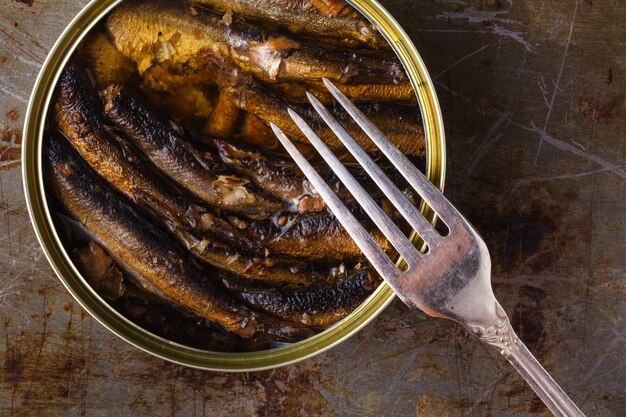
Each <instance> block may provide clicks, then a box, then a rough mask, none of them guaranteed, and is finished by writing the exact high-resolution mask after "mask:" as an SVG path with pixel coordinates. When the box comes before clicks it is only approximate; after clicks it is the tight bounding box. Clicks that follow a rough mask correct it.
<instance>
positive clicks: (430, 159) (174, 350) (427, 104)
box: [22, 0, 445, 371]
mask: <svg viewBox="0 0 626 417" xmlns="http://www.w3.org/2000/svg"><path fill="white" fill-rule="evenodd" d="M119 3H121V0H94V1H92V2H91V3H89V4H88V5H87V6H86V7H85V8H84V9H83V10H82V11H81V13H80V14H79V15H78V16H77V17H76V18H75V19H74V20H73V21H72V22H71V23H70V25H69V26H68V27H67V29H66V30H65V31H64V33H63V34H62V35H61V37H60V38H59V40H58V41H57V42H56V44H55V45H54V47H53V48H52V50H51V51H50V54H49V55H48V58H47V59H46V62H45V63H44V65H43V67H42V69H41V72H40V74H39V76H38V78H37V81H36V83H35V87H34V90H33V94H32V97H31V100H30V103H29V108H28V112H27V115H26V124H25V128H24V139H23V144H22V161H23V163H22V167H23V168H22V169H23V178H24V189H25V193H26V199H27V203H28V208H29V214H30V217H31V220H32V223H33V226H34V228H35V232H36V234H37V237H38V239H39V242H40V244H41V246H42V248H43V250H44V253H45V254H46V257H47V258H48V260H49V262H50V264H51V265H52V267H53V269H54V270H55V272H56V274H57V275H58V277H59V279H60V280H61V281H62V283H63V284H64V285H65V287H66V288H67V289H68V291H70V293H71V294H72V295H73V296H74V297H75V298H76V300H77V301H78V302H79V303H80V304H81V305H82V306H83V307H84V308H85V309H86V310H87V311H88V312H89V313H90V314H91V315H92V316H93V317H94V318H96V320H98V321H99V322H100V323H102V324H103V325H104V326H105V327H107V328H108V329H109V330H111V331H112V332H113V333H115V334H116V335H118V336H119V337H121V338H122V339H124V340H126V341H127V342H129V343H131V344H133V345H135V346H137V347H138V348H140V349H142V350H144V351H147V352H149V353H151V354H153V355H155V356H158V357H161V358H163V359H166V360H169V361H172V362H176V363H180V364H183V365H187V366H192V367H197V368H202V369H208V370H219V371H252V370H261V369H270V368H275V367H278V366H283V365H287V364H290V363H294V362H297V361H300V360H303V359H306V358H309V357H312V356H314V355H316V354H318V353H320V352H323V351H325V350H327V349H329V348H331V347H332V346H334V345H336V344H338V343H340V342H342V341H344V340H346V339H347V338H349V337H350V336H352V335H353V334H355V333H356V332H357V331H358V330H359V329H361V328H362V327H363V326H365V325H366V324H367V323H368V322H369V321H370V320H372V319H373V318H374V317H376V315H378V314H379V313H380V312H381V311H382V310H383V309H384V308H385V307H386V306H387V305H388V304H389V302H390V301H391V300H392V299H393V292H392V291H391V290H390V288H389V287H388V286H387V285H386V284H384V283H383V284H381V285H379V286H378V288H377V289H376V290H375V291H374V292H373V294H371V295H370V296H369V298H367V300H366V301H365V302H363V303H362V304H361V305H360V306H358V307H357V308H356V309H355V310H354V311H353V312H352V313H351V314H349V315H348V316H347V317H345V318H344V319H342V320H341V321H339V322H338V323H336V324H334V325H333V326H331V327H330V328H328V329H326V330H324V331H322V332H321V333H318V334H316V335H314V336H311V337H308V338H306V339H305V340H302V341H300V342H296V343H291V344H285V345H281V346H276V347H273V348H270V349H265V350H261V351H256V352H236V353H230V352H228V353H224V352H217V351H210V350H205V349H198V348H194V347H191V346H188V345H186V344H183V343H178V342H174V341H172V340H168V339H167V338H164V337H162V336H158V335H156V334H154V333H151V332H150V331H148V330H146V329H144V328H143V327H140V326H138V325H136V324H135V323H133V322H132V321H130V320H129V319H128V318H126V317H125V316H124V315H122V314H120V313H119V312H118V311H116V310H115V309H114V308H112V307H111V306H110V305H109V304H108V303H107V302H106V301H105V300H104V299H103V298H102V297H101V295H100V294H98V293H97V292H96V291H94V289H93V288H92V286H90V285H89V284H88V283H87V281H86V280H85V278H84V277H83V276H82V275H81V273H80V272H79V271H78V269H77V268H76V266H75V264H74V262H73V261H72V259H71V258H70V256H69V254H68V252H67V250H66V249H65V248H64V246H63V244H62V241H61V239H60V237H59V231H58V230H57V229H56V227H55V223H54V222H53V219H52V211H51V208H50V206H49V204H48V201H47V199H46V194H45V185H44V168H43V165H42V159H43V157H42V144H43V136H44V131H45V127H46V118H47V113H48V111H49V107H50V102H51V99H52V96H53V90H54V88H55V86H56V84H57V81H58V80H59V77H60V75H61V72H62V70H63V69H64V67H65V65H66V63H67V62H68V60H69V59H70V57H71V55H72V53H73V52H74V51H75V50H76V48H77V47H78V45H79V43H80V42H81V41H82V40H83V39H84V38H85V37H86V36H87V34H88V33H90V31H91V29H92V28H94V26H96V25H98V24H99V23H100V22H102V21H103V19H104V18H105V17H106V16H107V14H108V13H109V12H110V11H111V10H112V9H113V8H114V7H116V6H117V5H118V4H119ZM200 3H201V2H200ZM217 3H219V4H221V3H224V4H226V5H228V3H229V2H217ZM233 3H237V2H233ZM349 3H350V4H351V5H352V6H353V7H354V8H355V9H356V10H358V11H359V12H360V13H362V14H363V16H365V17H366V18H367V19H368V20H369V21H370V22H372V23H373V24H374V25H375V26H376V28H377V29H378V32H379V34H380V35H382V37H384V39H385V40H386V41H387V42H389V44H390V45H391V48H392V49H393V51H395V53H396V54H397V56H398V57H399V60H400V62H401V63H402V65H403V67H404V70H405V72H406V74H407V76H408V78H409V80H410V83H411V85H412V87H413V89H414V91H415V93H416V95H417V97H418V104H419V109H420V111H421V115H422V119H423V129H424V134H425V142H426V157H425V159H426V173H427V175H428V177H429V178H430V180H431V181H432V182H433V183H434V184H436V185H437V186H438V187H440V188H442V187H443V182H444V173H445V143H444V132H443V123H442V118H441V112H440V108H439V104H438V101H437V97H436V94H435V90H434V87H433V84H432V81H431V79H430V77H429V75H428V72H427V70H426V68H425V66H424V63H423V62H422V60H421V58H420V57H419V54H418V53H417V51H416V49H415V47H414V45H413V44H412V43H411V41H410V39H409V38H408V36H407V35H406V33H405V32H404V31H403V30H402V28H401V27H400V26H399V25H398V23H397V22H396V21H395V20H394V19H393V18H392V17H391V16H390V15H389V13H388V12H387V11H385V9H384V8H383V7H382V6H380V5H379V4H378V3H377V2H376V1H374V0H352V1H349ZM227 9H228V10H227V13H225V14H224V17H223V19H232V16H230V13H232V10H231V9H230V8H229V7H227ZM235 12H237V10H235ZM244 12H245V11H242V13H244ZM274 24H276V25H277V26H280V25H281V23H280V22H274ZM365 29H366V27H364V28H363V31H362V35H363V36H362V38H361V39H354V40H350V39H348V40H346V39H344V37H342V36H341V35H338V36H339V39H342V40H343V41H345V42H356V43H357V45H360V43H364V44H367V43H368V42H375V41H376V38H377V36H378V35H377V34H372V33H369V32H368V31H367V30H365ZM275 42H285V41H275ZM161 52H163V53H167V52H168V51H167V48H164V50H163V51H161ZM422 209H423V211H424V212H425V214H426V216H427V217H428V218H429V219H430V220H432V221H434V215H433V213H432V212H430V211H428V210H427V209H426V208H424V207H422Z"/></svg>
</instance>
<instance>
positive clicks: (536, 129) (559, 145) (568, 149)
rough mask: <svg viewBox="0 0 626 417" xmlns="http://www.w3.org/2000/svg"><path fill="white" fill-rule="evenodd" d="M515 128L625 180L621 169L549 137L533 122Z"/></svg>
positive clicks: (625, 176) (624, 174)
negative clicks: (532, 133) (536, 135)
mask: <svg viewBox="0 0 626 417" xmlns="http://www.w3.org/2000/svg"><path fill="white" fill-rule="evenodd" d="M516 126H518V127H519V128H521V129H524V130H527V131H529V132H534V133H536V134H538V135H539V138H540V142H548V143H549V144H550V145H552V146H554V147H555V148H557V149H559V150H561V151H564V152H569V153H573V154H574V155H577V156H580V157H582V158H585V159H588V160H590V161H593V162H595V163H596V164H598V165H600V166H602V167H604V168H606V170H607V171H610V172H612V173H614V174H615V175H617V176H619V177H622V178H626V172H625V171H624V170H623V169H621V168H620V167H619V166H616V165H614V164H612V163H610V162H608V161H606V160H604V159H602V158H600V157H599V156H597V155H593V154H591V153H589V152H586V151H583V150H582V149H580V148H577V147H575V146H572V145H570V144H569V143H567V142H564V141H562V140H560V139H557V138H554V137H552V136H550V134H548V132H546V131H545V129H540V128H539V127H537V125H535V123H533V122H531V123H530V127H528V126H522V125H519V124H516Z"/></svg>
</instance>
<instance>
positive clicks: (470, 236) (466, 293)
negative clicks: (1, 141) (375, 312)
mask: <svg viewBox="0 0 626 417" xmlns="http://www.w3.org/2000/svg"><path fill="white" fill-rule="evenodd" d="M324 84H325V85H326V87H327V88H328V90H329V91H330V92H331V94H332V95H333V96H334V97H335V99H336V100H337V101H338V102H339V103H340V104H341V105H342V106H343V108H344V109H345V110H346V111H347V112H348V113H349V114H350V116H352V118H353V119H354V120H355V121H356V123H357V124H358V125H359V126H360V127H361V129H363V131H364V132H365V133H366V134H367V135H368V136H369V137H370V139H371V140H372V141H373V142H374V143H375V144H376V145H377V146H378V148H379V149H380V150H381V151H382V153H383V154H384V155H385V156H386V157H387V158H388V159H389V161H390V162H391V163H392V164H393V165H394V166H395V167H396V168H397V169H398V171H400V173H401V174H402V175H403V176H404V177H405V178H406V180H407V181H408V182H409V184H411V186H412V187H413V188H414V189H415V191H417V193H418V194H419V195H420V196H421V197H422V199H423V200H424V201H425V202H426V204H428V206H430V207H431V208H432V209H433V210H434V211H435V213H436V214H437V216H438V217H439V218H440V219H441V220H442V221H443V222H444V223H445V224H446V226H447V227H448V233H447V234H446V235H445V236H442V235H441V234H439V233H438V232H437V231H436V230H435V228H434V227H433V226H432V224H430V223H429V222H428V221H427V220H426V219H425V218H424V217H423V216H422V215H421V213H420V212H419V211H418V210H417V208H416V207H415V206H414V205H412V204H411V203H410V202H409V201H408V200H407V199H406V197H405V196H404V195H403V194H402V192H401V191H400V190H399V189H398V188H397V187H396V186H395V185H394V184H393V183H392V182H391V180H390V179H389V178H388V177H387V176H386V175H385V174H384V173H383V172H382V170H381V169H380V168H379V167H378V165H377V164H376V163H375V162H374V161H373V160H372V159H371V158H370V157H369V156H368V155H367V153H366V152H365V151H363V149H361V147H360V146H359V145H358V144H357V143H356V142H355V141H354V139H353V138H352V137H351V136H350V134H349V133H348V132H347V131H346V130H345V129H344V128H343V127H342V125H341V124H339V122H337V121H336V120H335V119H334V118H333V116H332V115H331V114H330V112H329V111H328V110H327V109H326V108H325V107H324V105H323V104H322V103H321V102H320V101H319V100H318V99H317V98H315V96H313V95H312V94H310V93H307V96H308V98H309V101H310V102H311V104H312V105H313V107H314V108H315V110H316V111H317V112H318V113H319V115H320V116H321V117H322V119H323V120H324V121H325V122H326V123H327V124H328V126H329V127H330V128H331V129H332V131H333V132H334V133H335V134H336V135H337V137H338V138H339V139H340V140H341V142H342V143H343V144H344V145H345V147H346V148H347V149H348V150H349V151H350V153H352V155H353V156H354V157H355V159H356V160H357V161H358V162H359V164H361V165H362V166H363V168H364V169H365V171H366V172H367V173H368V174H369V175H370V176H371V177H372V179H373V180H374V182H375V183H376V184H377V185H378V187H380V189H381V190H382V191H383V192H384V193H385V196H386V197H387V198H388V199H389V200H390V202H391V203H392V204H393V205H394V207H395V208H396V209H397V210H398V211H399V212H400V213H401V214H402V216H403V217H404V219H406V221H407V222H408V223H409V225H410V226H411V227H412V228H413V229H414V230H415V231H416V232H417V233H418V234H419V236H420V237H421V238H422V240H423V241H424V243H425V244H426V245H427V251H426V252H425V253H420V252H419V251H417V249H416V248H415V246H414V245H413V244H412V243H411V242H410V241H409V240H408V238H407V237H406V236H405V235H404V233H402V231H400V229H399V228H398V227H397V226H396V225H395V223H394V222H393V221H391V219H389V217H388V216H387V215H386V214H385V213H384V212H383V211H382V209H381V208H380V207H379V206H378V204H376V202H374V200H373V199H372V198H371V197H370V196H369V194H368V193H367V192H366V191H365V190H364V189H363V187H361V185H360V184H359V183H358V182H357V181H356V180H355V179H354V177H353V176H352V175H351V174H350V173H349V172H348V170H347V169H346V168H345V167H344V165H343V164H342V163H341V162H340V161H339V159H337V157H335V155H334V154H333V153H332V152H331V151H330V150H329V149H328V148H327V147H326V145H324V143H323V142H322V140H321V139H320V138H319V137H318V136H317V134H316V133H315V132H314V131H313V129H312V128H311V127H310V126H309V125H308V124H307V123H306V122H305V121H304V120H303V119H302V118H301V117H300V116H299V115H298V114H297V113H296V112H294V111H293V110H291V109H289V114H290V116H291V118H292V119H293V121H294V122H295V123H296V125H298V127H299V128H300V130H301V131H302V132H303V133H304V135H305V136H306V137H307V138H308V139H309V141H310V142H311V144H312V145H313V146H314V147H315V148H316V149H317V151H318V152H319V153H320V155H321V156H322V158H324V160H325V161H326V163H327V164H328V165H329V166H330V167H331V169H332V170H333V171H334V172H335V173H336V174H337V176H338V177H339V178H340V179H341V181H342V182H343V183H344V184H345V186H346V188H347V189H348V190H349V191H350V192H351V193H352V195H353V196H354V197H355V199H356V200H357V201H358V202H359V204H361V206H362V207H363V208H364V209H365V211H366V212H367V213H368V215H369V216H370V217H371V218H372V220H373V221H374V223H375V224H376V226H377V227H378V228H379V229H380V230H381V231H382V232H383V234H384V235H385V236H386V237H387V239H388V240H389V242H390V243H391V244H392V245H393V247H394V248H395V249H396V250H397V251H398V253H399V254H400V256H402V258H403V259H404V261H406V265H407V266H408V268H407V269H406V270H403V271H401V270H399V269H398V268H397V267H396V265H395V264H394V263H393V262H392V261H391V260H390V259H389V258H388V257H387V255H386V254H385V253H384V252H383V250H382V249H381V248H380V247H379V246H378V245H377V244H376V243H375V242H374V240H373V239H372V238H371V237H370V235H369V234H368V232H367V231H366V230H365V229H364V228H363V226H362V225H361V224H360V223H359V221H358V220H357V219H356V218H355V217H354V216H353V215H352V213H350V211H349V210H348V208H347V207H346V206H345V205H344V204H343V203H342V202H341V200H339V198H338V197H337V196H336V195H335V193H334V192H333V191H332V190H331V189H330V187H328V185H327V184H326V183H325V182H324V180H323V179H322V178H321V177H320V175H319V174H318V172H317V171H316V170H315V168H313V166H312V165H311V164H310V163H309V162H308V161H307V160H306V158H305V157H304V156H303V155H302V154H301V153H300V152H299V151H298V150H297V149H296V147H295V146H294V145H293V144H292V143H291V141H290V140H289V139H288V138H287V136H285V134H284V133H283V132H282V131H281V130H280V129H279V128H278V127H277V126H276V125H274V124H272V125H271V127H272V129H273V131H274V133H275V134H276V136H277V137H278V139H279V140H280V142H281V143H282V144H283V146H284V147H285V149H286V150H287V152H288V153H289V154H290V155H291V157H292V158H293V159H294V160H295V162H296V163H297V164H298V166H299V167H300V168H301V169H302V171H303V172H304V174H305V175H306V177H307V178H308V179H309V181H310V182H311V184H312V185H313V186H314V187H315V189H316V191H317V192H318V193H319V194H320V195H321V196H322V198H323V199H324V201H325V202H326V204H327V205H328V206H329V208H330V209H331V210H332V212H333V213H334V214H335V216H336V217H337V218H338V219H339V221H340V222H341V224H342V225H343V227H344V228H345V229H346V231H347V232H348V233H349V234H350V236H351V237H352V239H354V241H355V242H356V244H357V245H358V246H359V248H360V249H361V251H363V253H364V254H365V256H366V257H367V259H368V260H369V261H370V263H371V264H372V266H373V267H374V268H375V269H376V271H377V272H378V273H379V274H380V276H381V277H383V279H384V280H385V281H387V283H389V285H390V286H391V288H392V289H393V290H394V291H395V293H396V294H397V295H398V296H399V297H400V299H401V300H402V301H403V302H404V303H405V304H407V305H408V306H409V307H411V308H414V309H420V310H422V311H423V312H424V313H426V314H428V315H430V316H433V317H442V318H447V319H451V320H454V321H456V322H458V323H460V324H462V325H464V326H465V327H467V329H469V331H470V332H471V333H472V334H474V335H475V336H476V337H478V338H479V339H480V340H481V341H483V342H485V343H487V344H489V345H492V346H494V347H495V348H496V349H498V351H500V353H501V354H502V355H504V357H506V359H508V361H509V362H510V363H511V364H512V365H513V367H514V368H515V369H516V370H517V371H518V372H519V373H520V375H521V376H522V377H523V378H524V379H525V380H526V382H527V383H528V385H530V387H531V388H532V389H533V390H534V391H535V392H536V393H537V395H538V396H539V397H540V398H541V400H542V401H543V402H544V403H545V404H546V406H547V407H548V408H549V409H550V411H552V413H553V414H554V415H556V416H584V414H583V413H582V412H581V411H580V410H579V409H578V407H577V406H576V404H574V402H573V401H572V400H571V399H570V398H569V397H568V396H567V395H566V394H565V392H563V390H562V389H561V388H560V387H559V385H558V384H557V383H556V382H555V381H554V380H553V379H552V377H551V376H550V375H549V374H548V372H546V370H545V369H544V368H543V367H542V366H541V365H540V364H539V362H538V361H537V360H536V359H535V357H534V356H533V355H532V353H530V351H529V350H528V349H527V348H526V346H525V345H524V344H523V343H522V341H521V340H520V339H519V338H518V337H517V335H516V334H515V332H514V331H513V328H512V327H511V323H510V321H509V318H508V317H507V315H506V313H505V312H504V309H503V308H502V307H501V306H500V304H499V303H498V301H497V300H496V298H495V296H494V294H493V290H492V288H491V259H490V257H489V251H488V250H487V246H486V245H485V242H483V240H482V239H481V238H480V236H479V235H478V233H477V232H476V230H474V228H473V227H472V226H471V225H470V224H469V222H468V221H467V220H466V219H465V218H464V217H463V216H462V215H461V214H460V213H459V212H458V211H457V210H456V208H455V207H454V206H453V205H452V204H451V203H450V202H449V201H448V200H447V199H446V198H445V197H444V196H443V194H441V192H440V191H439V190H438V189H437V188H436V187H435V186H434V185H433V184H432V183H430V182H429V181H428V179H427V178H426V177H425V176H424V175H423V174H422V173H421V172H420V171H419V170H418V169H416V168H415V166H413V164H412V163H411V162H410V161H409V160H408V159H407V158H406V157H405V156H404V155H403V154H402V153H400V151H398V149H397V148H396V147H394V146H393V145H392V144H391V143H390V142H389V141H388V140H387V139H386V138H385V136H384V135H383V134H382V133H381V131H380V130H378V129H377V128H376V126H374V125H373V124H372V123H371V122H370V121H369V120H368V119H367V118H366V117H365V116H364V115H363V113H361V112H360V111H359V109H358V108H357V107H356V106H355V105H354V104H353V103H352V102H350V100H349V99H348V98H347V97H346V96H344V95H343V94H342V93H341V91H339V90H338V89H337V88H336V87H335V86H334V85H333V84H332V83H331V82H330V81H328V80H326V79H324Z"/></svg>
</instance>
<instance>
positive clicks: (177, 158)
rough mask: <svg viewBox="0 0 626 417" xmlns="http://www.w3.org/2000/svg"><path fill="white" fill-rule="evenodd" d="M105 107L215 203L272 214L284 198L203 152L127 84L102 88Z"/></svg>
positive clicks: (164, 165) (163, 166) (170, 171)
mask: <svg viewBox="0 0 626 417" xmlns="http://www.w3.org/2000/svg"><path fill="white" fill-rule="evenodd" d="M102 96H103V97H104V101H105V104H104V112H105V114H106V115H107V116H108V117H109V119H110V120H111V121H112V122H113V123H114V124H115V125H116V126H117V127H118V128H119V129H120V130H121V131H122V132H123V133H124V134H125V135H126V136H127V137H128V138H129V139H130V140H132V141H133V143H134V144H135V145H136V146H137V147H138V148H140V149H141V150H142V151H143V153H144V154H145V155H146V156H147V157H148V158H149V159H150V160H151V161H152V162H153V163H154V164H155V165H156V166H157V167H159V169H160V170H161V171H163V172H164V173H165V174H166V175H168V176H169V177H170V178H172V179H173V180H174V181H176V183H177V184H178V185H180V186H181V187H183V188H184V189H186V190H187V191H188V192H190V193H191V194H193V195H194V196H196V197H197V198H199V199H201V200H202V201H204V202H205V203H206V204H208V205H209V206H211V207H215V208H219V209H224V210H229V211H235V212H239V213H242V214H245V215H247V216H250V217H253V218H268V217H269V216H271V215H272V214H273V213H275V212H276V211H278V210H280V209H281V207H282V205H281V204H280V202H278V201H276V200H275V199H272V198H271V197H269V196H267V195H265V194H264V193H263V192H262V191H261V190H260V189H258V188H257V187H255V186H254V184H252V183H250V182H249V181H248V180H247V179H245V178H241V177H238V176H236V175H233V173H232V172H230V171H228V170H225V169H224V166H223V164H222V163H221V162H219V161H216V160H213V159H209V158H207V155H201V154H200V153H199V152H198V150H197V149H195V148H194V147H193V146H192V145H191V144H190V143H188V142H187V141H185V140H184V138H183V136H182V135H183V134H182V132H181V131H180V130H179V129H177V127H176V126H174V125H173V124H172V123H171V122H170V121H169V120H167V119H164V118H163V117H162V116H161V115H159V114H158V113H156V112H155V111H154V110H153V109H152V108H150V107H148V106H147V105H146V104H145V103H144V102H142V101H141V100H137V99H136V97H135V96H134V95H132V94H130V93H128V92H127V91H126V90H125V88H124V87H122V86H118V85H112V86H110V87H108V88H106V89H105V90H104V91H103V92H102Z"/></svg>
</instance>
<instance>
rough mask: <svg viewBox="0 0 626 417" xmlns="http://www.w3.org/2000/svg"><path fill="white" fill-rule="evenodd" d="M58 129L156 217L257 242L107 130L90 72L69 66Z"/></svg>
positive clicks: (59, 97) (60, 91)
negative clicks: (152, 167) (176, 185)
mask: <svg viewBox="0 0 626 417" xmlns="http://www.w3.org/2000/svg"><path fill="white" fill-rule="evenodd" d="M54 117H55V120H56V123H57V127H58V128H59V130H60V131H61V132H62V133H63V134H64V135H65V136H66V137H67V139H68V140H69V141H70V143H71V144H72V146H73V147H74V148H75V149H76V150H77V151H78V152H79V153H80V155H81V156H82V157H83V159H84V160H85V161H86V162H87V163H88V164H89V165H90V166H91V167H92V168H93V169H94V170H95V171H96V172H98V174H99V175H101V176H102V177H103V178H106V180H107V182H109V184H111V185H112V186H113V187H114V188H116V189H117V190H118V191H119V192H121V193H122V194H124V195H126V196H127V197H128V198H129V199H131V200H132V201H133V202H134V203H135V204H137V205H138V206H139V207H142V208H143V209H145V210H147V211H149V212H151V213H152V214H153V215H154V216H157V217H160V218H163V219H164V220H167V221H168V222H171V228H176V227H178V225H179V224H180V225H183V226H184V227H187V228H190V229H191V230H195V231H198V232H205V231H210V232H212V233H213V234H214V235H215V236H218V237H220V238H223V239H226V241H229V242H237V244H240V245H243V247H245V248H246V249H248V250H250V249H253V248H254V247H255V246H254V244H252V242H250V241H249V240H247V239H246V238H245V236H243V235H242V234H241V233H239V232H238V230H237V229H235V228H233V227H232V226H230V225H229V224H228V223H226V222H224V221H223V220H221V219H219V218H217V217H216V216H215V215H213V214H212V213H210V212H209V211H207V210H206V209H204V208H203V207H200V206H198V205H196V204H193V203H191V202H190V201H188V200H187V199H185V198H184V196H182V195H181V194H180V193H179V192H178V191H177V190H176V189H175V188H174V187H172V186H170V185H169V183H168V182H167V181H163V180H162V178H160V177H159V176H158V175H155V173H154V172H149V171H150V169H149V168H148V169H146V164H145V162H143V161H141V159H140V158H139V157H138V156H137V155H136V154H135V153H134V152H133V151H132V149H129V148H128V147H127V146H124V141H123V140H121V139H120V138H118V137H117V135H116V133H115V132H113V131H112V130H111V129H109V128H107V125H106V124H105V120H104V119H103V116H102V113H101V110H100V109H99V103H98V101H97V98H96V96H95V91H94V90H93V88H92V86H91V83H90V82H89V79H88V77H87V74H86V73H85V71H84V70H83V69H82V68H80V67H77V66H69V67H67V68H66V69H65V70H64V71H63V73H62V74H61V77H60V79H59V83H58V85H57V91H56V100H55V104H54Z"/></svg>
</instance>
